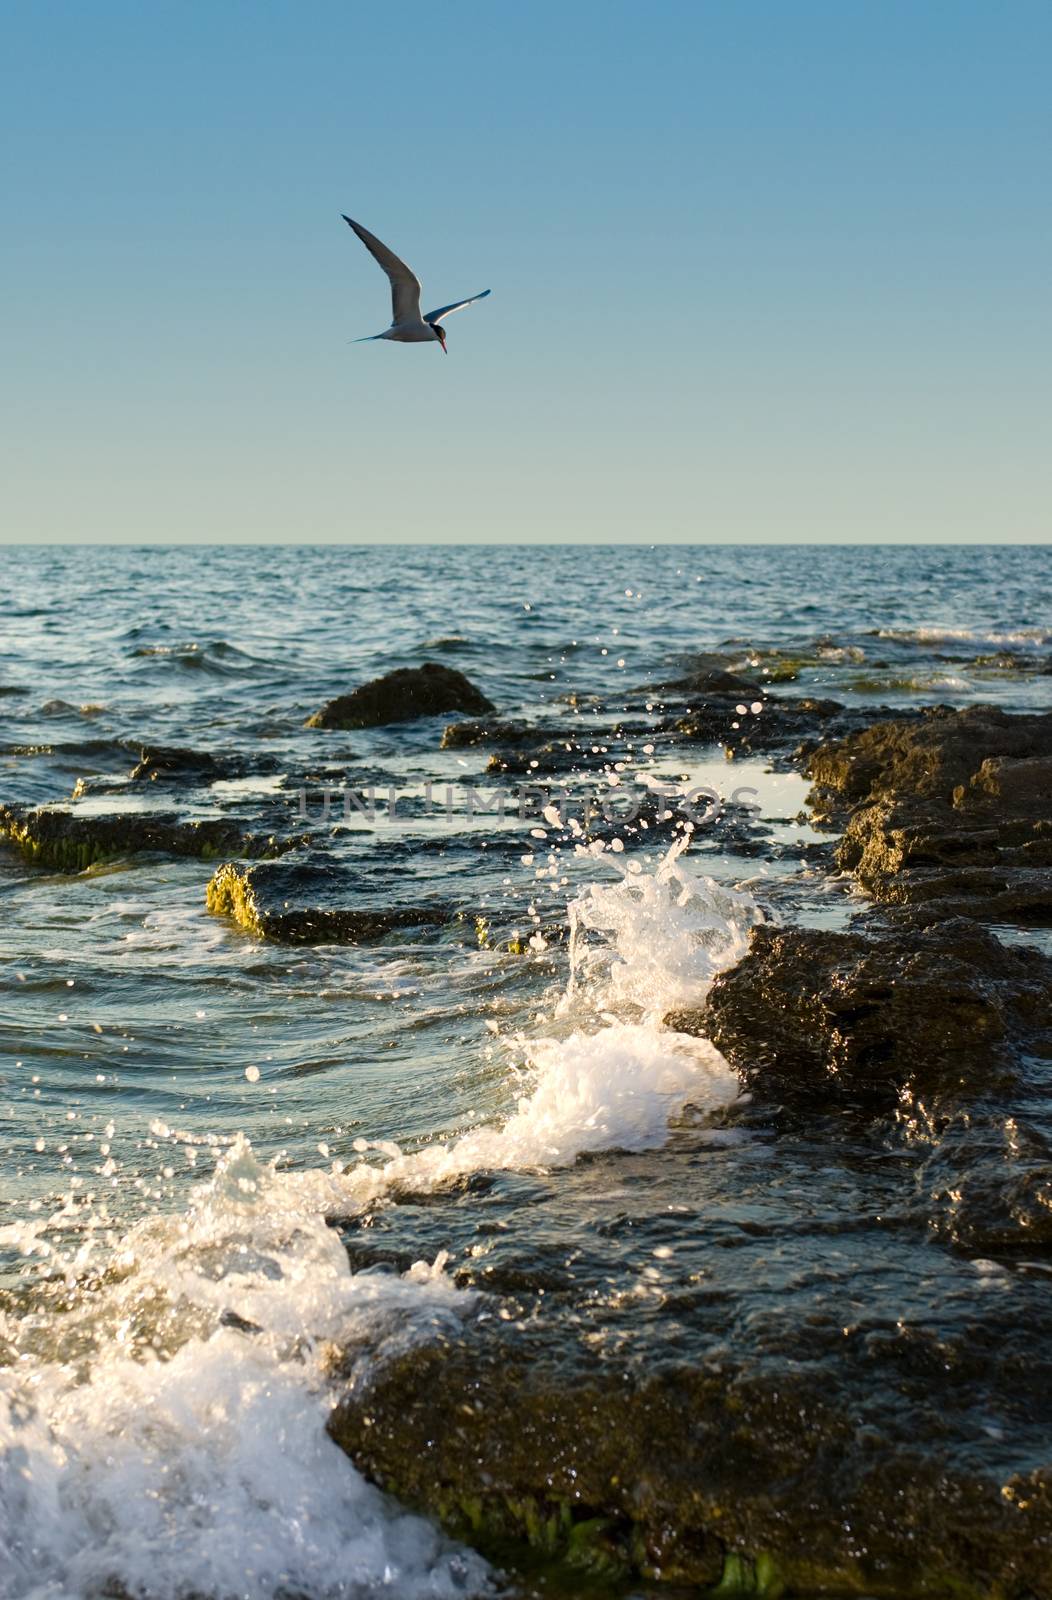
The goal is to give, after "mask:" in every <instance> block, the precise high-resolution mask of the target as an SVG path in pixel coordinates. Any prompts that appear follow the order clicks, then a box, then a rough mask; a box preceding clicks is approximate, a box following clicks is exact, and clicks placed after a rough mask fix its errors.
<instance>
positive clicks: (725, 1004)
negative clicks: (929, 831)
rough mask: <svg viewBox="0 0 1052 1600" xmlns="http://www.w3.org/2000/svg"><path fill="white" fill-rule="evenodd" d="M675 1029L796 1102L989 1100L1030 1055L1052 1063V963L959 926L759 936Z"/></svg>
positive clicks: (746, 1082) (750, 1082) (747, 1083)
mask: <svg viewBox="0 0 1052 1600" xmlns="http://www.w3.org/2000/svg"><path fill="white" fill-rule="evenodd" d="M667 1020H668V1021H669V1022H670V1024H671V1025H672V1026H674V1027H676V1028H678V1029H680V1030H681V1031H683V1032H688V1033H699V1034H702V1035H704V1036H705V1037H707V1038H709V1039H711V1040H712V1042H713V1044H715V1046H716V1048H717V1049H718V1050H720V1051H721V1052H722V1054H723V1055H724V1056H726V1058H727V1060H728V1061H729V1062H730V1064H731V1065H732V1066H733V1067H735V1068H736V1069H737V1071H738V1072H739V1074H740V1076H741V1079H742V1083H743V1086H744V1087H746V1088H747V1089H749V1090H752V1091H754V1092H756V1093H760V1094H763V1095H764V1096H766V1097H767V1098H771V1097H774V1098H777V1099H778V1100H782V1101H785V1102H788V1103H794V1102H799V1101H805V1100H809V1101H815V1100H817V1101H819V1102H822V1103H825V1102H827V1101H828V1100H829V1098H830V1097H831V1096H833V1097H836V1096H848V1097H850V1098H853V1099H862V1100H868V1101H876V1102H877V1103H878V1104H879V1105H881V1106H883V1107H892V1106H894V1105H896V1104H897V1103H898V1102H899V1100H900V1098H901V1095H902V1094H903V1092H904V1091H906V1092H908V1093H910V1094H913V1095H921V1096H925V1097H928V1096H935V1097H943V1096H948V1095H949V1096H953V1095H959V1094H971V1095H975V1094H983V1093H987V1092H989V1091H991V1090H994V1089H996V1088H997V1087H999V1086H1003V1085H1004V1084H1005V1083H1006V1082H1011V1081H1012V1077H1013V1069H1014V1066H1015V1063H1016V1062H1017V1060H1018V1056H1019V1053H1020V1051H1021V1050H1024V1049H1039V1050H1041V1051H1042V1052H1049V1053H1052V961H1050V960H1049V959H1048V957H1046V956H1044V955H1042V954H1041V953H1040V952H1038V951H1036V950H1032V949H1027V948H1018V949H1009V948H1006V947H1005V946H1004V945H1002V944H1000V943H999V941H998V940H997V939H995V938H994V937H993V936H992V935H991V934H988V933H986V932H985V931H984V930H982V929H980V928H978V927H977V926H976V925H975V924H974V923H971V922H963V921H962V922H950V923H941V924H939V925H938V926H936V927H933V928H931V929H926V930H912V929H910V930H903V931H898V932H894V933H891V934H887V935H885V936H883V937H879V938H869V937H866V936H865V935H863V934H858V933H832V932H827V931H818V930H813V929H803V928H775V927H771V926H770V925H763V926H761V927H759V928H755V929H753V932H752V935H751V939H750V946H749V950H748V953H747V954H746V956H745V957H744V959H743V960H742V961H741V962H739V964H738V965H737V966H736V967H734V968H733V969H732V970H731V971H730V972H727V973H724V974H722V975H721V976H720V977H719V978H717V980H716V982H715V983H714V984H713V986H712V989H711V991H710V993H709V996H708V999H707V1000H706V1003H705V1005H704V1007H703V1008H702V1009H701V1010H700V1011H698V1012H693V1013H680V1014H677V1015H674V1016H672V1017H670V1018H668V1019H667Z"/></svg>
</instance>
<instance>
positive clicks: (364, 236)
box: [341, 213, 455, 327]
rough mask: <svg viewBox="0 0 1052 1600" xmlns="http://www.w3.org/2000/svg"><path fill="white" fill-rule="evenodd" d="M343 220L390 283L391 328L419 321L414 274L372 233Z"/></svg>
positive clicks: (418, 297) (417, 296) (346, 217)
mask: <svg viewBox="0 0 1052 1600" xmlns="http://www.w3.org/2000/svg"><path fill="white" fill-rule="evenodd" d="M341 215H342V213H341ZM343 220H344V222H346V224H347V226H348V227H349V228H353V229H354V231H355V233H356V234H357V235H358V237H359V239H360V240H361V241H362V243H363V244H364V246H365V248H366V249H367V250H368V252H369V254H370V255H371V256H372V258H373V260H374V261H378V262H379V263H380V265H381V267H383V269H384V271H385V272H386V273H387V276H388V277H389V278H390V280H391V325H392V327H394V326H395V324H396V323H399V322H419V320H420V279H419V278H418V277H417V275H416V273H415V272H413V270H412V269H411V268H410V267H407V266H406V264H405V262H404V261H400V260H399V259H398V257H397V256H396V255H395V253H394V251H393V250H388V248H387V246H386V245H385V244H383V243H381V241H380V240H379V239H378V238H377V237H376V235H375V233H370V232H369V230H368V228H363V227H362V225H361V223H360V222H355V221H354V219H353V218H352V217H348V216H344V218H343ZM454 309H455V308H454Z"/></svg>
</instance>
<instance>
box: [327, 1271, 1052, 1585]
mask: <svg viewBox="0 0 1052 1600" xmlns="http://www.w3.org/2000/svg"><path fill="white" fill-rule="evenodd" d="M486 1299H487V1301H488V1300H490V1299H491V1297H488V1296H487V1297H486ZM494 1320H496V1319H493V1318H492V1312H489V1314H488V1316H487V1327H486V1328H485V1329H483V1328H481V1327H476V1330H475V1332H474V1333H473V1334H471V1333H469V1334H468V1336H467V1337H466V1338H465V1339H464V1340H463V1341H458V1342H456V1343H452V1342H447V1341H440V1342H438V1343H436V1344H435V1345H433V1346H431V1347H429V1348H427V1349H423V1350H421V1349H416V1350H413V1351H411V1352H410V1353H408V1354H405V1355H402V1356H397V1355H396V1356H394V1357H392V1358H391V1359H389V1360H387V1361H385V1362H384V1363H383V1364H382V1365H381V1366H380V1367H379V1368H375V1369H372V1370H370V1371H369V1373H368V1374H367V1376H366V1377H365V1378H358V1377H356V1376H352V1378H351V1382H350V1385H349V1390H348V1392H347V1393H346V1395H345V1397H344V1399H343V1400H342V1402H341V1403H340V1404H339V1405H338V1406H337V1408H336V1409H335V1411H334V1412H333V1415H332V1417H331V1419H330V1423H329V1431H330V1433H331V1434H332V1436H333V1438H334V1439H335V1440H336V1442H337V1443H338V1444H339V1445H340V1446H341V1447H342V1448H343V1449H344V1450H345V1451H346V1452H347V1453H348V1455H349V1456H350V1457H351V1459H352V1460H353V1461H354V1462H355V1464H356V1465H357V1466H358V1468H359V1470H361V1471H363V1472H364V1473H365V1474H366V1476H367V1477H368V1478H369V1479H370V1480H371V1481H373V1482H375V1483H377V1484H379V1485H380V1486H381V1487H382V1488H384V1489H386V1490H388V1491H389V1492H391V1493H393V1494H396V1495H397V1496H398V1497H399V1498H400V1499H402V1500H403V1501H405V1502H406V1503H407V1504H409V1505H411V1506H415V1507H419V1508H421V1509H423V1510H426V1511H428V1512H429V1513H430V1514H432V1515H433V1516H436V1517H437V1518H438V1519H439V1521H440V1522H441V1523H442V1525H443V1526H444V1527H445V1528H446V1529H447V1530H448V1531H449V1532H450V1533H452V1534H453V1535H454V1536H457V1537H460V1538H463V1539H467V1540H469V1541H470V1542H471V1543H472V1544H473V1545H475V1546H476V1547H477V1548H478V1549H480V1550H481V1551H482V1552H483V1553H484V1554H488V1555H489V1556H490V1557H491V1558H493V1559H495V1560H497V1561H501V1562H507V1563H508V1564H511V1565H513V1566H514V1565H515V1564H516V1552H517V1551H518V1552H519V1553H520V1555H519V1563H518V1564H519V1565H520V1567H521V1568H527V1569H528V1566H529V1562H530V1558H531V1557H532V1560H533V1561H534V1562H536V1560H537V1558H538V1557H540V1558H541V1559H542V1560H546V1561H547V1562H548V1563H550V1565H551V1567H552V1568H553V1569H554V1570H555V1571H556V1572H558V1571H559V1569H562V1570H563V1571H569V1572H573V1571H580V1572H582V1573H584V1574H590V1575H592V1576H594V1577H597V1578H603V1579H606V1580H608V1581H619V1580H624V1579H628V1578H630V1577H633V1576H636V1577H642V1578H644V1579H647V1580H650V1581H652V1582H654V1581H662V1582H668V1583H669V1584H674V1585H675V1584H682V1585H690V1586H692V1587H693V1588H694V1589H695V1591H696V1592H700V1593H703V1594H710V1595H724V1596H729V1595H741V1596H744V1595H756V1596H761V1595H766V1596H769V1597H771V1600H774V1597H776V1596H780V1595H783V1594H795V1595H807V1596H813V1595H816V1594H831V1595H845V1596H846V1595H866V1596H870V1597H886V1600H912V1597H917V1600H921V1597H925V1600H934V1597H936V1596H942V1597H946V1600H950V1597H952V1600H1007V1597H1009V1596H1012V1597H1019V1600H1022V1597H1023V1596H1027V1595H1035V1596H1036V1595H1039V1594H1040V1595H1047V1594H1049V1593H1050V1592H1052V1589H1050V1584H1052V1536H1050V1527H1052V1524H1050V1523H1049V1521H1048V1515H1047V1510H1048V1503H1049V1482H1048V1477H1047V1474H1043V1473H1042V1472H1041V1471H1040V1470H1039V1471H1036V1472H1034V1473H1032V1474H1030V1475H1029V1476H1026V1477H1016V1478H1013V1479H1011V1480H1010V1482H1009V1483H1008V1484H1006V1485H1005V1486H1000V1485H998V1483H997V1482H995V1481H990V1480H988V1479H984V1478H983V1477H982V1476H980V1475H973V1474H971V1473H969V1472H968V1471H967V1470H966V1469H963V1468H955V1467H953V1466H951V1465H950V1463H949V1462H948V1461H946V1460H945V1459H940V1458H939V1457H938V1455H936V1456H935V1458H934V1459H931V1458H929V1459H925V1458H923V1457H922V1456H921V1455H920V1454H919V1453H918V1452H916V1451H913V1450H910V1449H909V1448H908V1447H907V1446H905V1445H902V1444H896V1445H892V1444H890V1443H888V1442H886V1441H880V1439H879V1437H878V1436H875V1435H873V1436H871V1437H869V1438H868V1440H867V1443H866V1445H865V1446H863V1447H860V1446H859V1444H858V1442H857V1425H856V1420H855V1419H854V1418H853V1417H852V1415H851V1409H850V1407H843V1408H842V1407H841V1406H840V1405H838V1404H837V1403H836V1402H837V1398H838V1397H837V1396H836V1395H835V1394H834V1395H830V1394H828V1393H825V1394H824V1393H823V1384H822V1380H821V1376H820V1375H819V1374H815V1373H812V1372H809V1371H808V1369H807V1367H806V1365H805V1364H801V1365H800V1366H799V1368H798V1369H797V1370H795V1371H793V1370H783V1371H782V1372H780V1373H764V1372H763V1371H761V1370H758V1369H754V1370H750V1368H749V1364H748V1363H744V1362H743V1363H741V1364H733V1363H728V1362H727V1361H726V1360H724V1361H723V1362H722V1363H719V1364H716V1363H714V1364H713V1366H712V1367H711V1368H705V1367H701V1368H699V1367H690V1366H683V1365H679V1366H670V1365H668V1364H666V1365H664V1366H662V1367H659V1368H658V1369H657V1370H654V1371H651V1372H649V1373H647V1372H630V1371H627V1370H624V1369H621V1368H620V1367H619V1365H618V1364H617V1363H616V1362H615V1363H612V1364H609V1363H606V1362H603V1361H593V1362H592V1364H591V1367H590V1370H588V1371H585V1370H583V1369H582V1368H581V1366H580V1363H579V1362H574V1363H571V1364H570V1365H569V1366H567V1364H566V1362H565V1359H560V1358H558V1357H556V1358H554V1361H553V1360H552V1359H550V1358H551V1357H552V1352H551V1351H550V1350H548V1351H545V1350H544V1349H543V1348H534V1347H532V1345H524V1344H523V1343H522V1342H521V1340H522V1337H523V1336H521V1335H519V1334H516V1333H515V1332H514V1331H513V1330H510V1331H509V1326H508V1325H505V1326H504V1327H503V1328H501V1327H500V1326H499V1324H498V1331H491V1330H492V1322H493V1321H494ZM529 1337H532V1339H534V1340H538V1339H539V1340H540V1341H541V1342H542V1344H543V1340H544V1335H543V1334H542V1335H536V1334H535V1335H532V1336H529ZM839 1398H841V1399H842V1398H843V1397H839ZM527 1553H528V1554H527Z"/></svg>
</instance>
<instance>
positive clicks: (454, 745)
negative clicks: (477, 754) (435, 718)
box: [440, 722, 539, 750]
mask: <svg viewBox="0 0 1052 1600" xmlns="http://www.w3.org/2000/svg"><path fill="white" fill-rule="evenodd" d="M538 737H539V736H538V733H537V730H536V728H531V727H530V725H529V724H528V723H526V722H451V723H450V724H449V726H448V727H447V728H445V730H444V731H443V734H442V744H441V747H440V748H441V749H443V750H467V749H471V748H473V747H474V746H475V745H480V744H520V743H523V742H525V741H527V740H530V739H537V738H538Z"/></svg>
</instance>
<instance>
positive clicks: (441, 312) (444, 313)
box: [424, 289, 489, 322]
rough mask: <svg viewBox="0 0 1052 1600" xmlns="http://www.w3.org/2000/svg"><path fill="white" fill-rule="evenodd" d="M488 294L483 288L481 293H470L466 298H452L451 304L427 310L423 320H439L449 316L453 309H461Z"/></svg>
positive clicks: (483, 298)
mask: <svg viewBox="0 0 1052 1600" xmlns="http://www.w3.org/2000/svg"><path fill="white" fill-rule="evenodd" d="M488 294H489V290H488V289H483V291H482V293H481V294H471V295H469V296H468V298H467V299H466V300H454V301H453V304H452V305H451V306H439V308H438V310H437V311H429V312H428V313H427V316H426V317H425V318H424V321H425V322H441V321H442V319H443V317H451V316H452V315H453V313H454V311H463V309H464V307H465V306H473V305H474V304H475V301H476V300H485V298H486V296H487V295H488Z"/></svg>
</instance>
